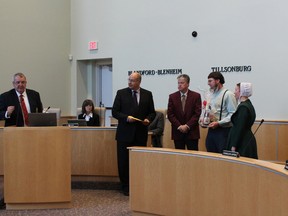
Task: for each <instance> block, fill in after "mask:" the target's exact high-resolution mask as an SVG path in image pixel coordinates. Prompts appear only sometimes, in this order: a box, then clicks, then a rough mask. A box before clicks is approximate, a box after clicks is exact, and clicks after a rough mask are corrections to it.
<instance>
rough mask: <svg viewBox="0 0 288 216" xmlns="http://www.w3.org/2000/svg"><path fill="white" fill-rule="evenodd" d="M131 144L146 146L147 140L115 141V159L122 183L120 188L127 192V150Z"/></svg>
mask: <svg viewBox="0 0 288 216" xmlns="http://www.w3.org/2000/svg"><path fill="white" fill-rule="evenodd" d="M131 146H147V141H146V142H143V141H140V140H135V141H133V142H130V143H129V142H120V141H117V161H118V174H119V178H120V182H121V185H122V190H123V191H126V192H129V150H128V149H127V147H131Z"/></svg>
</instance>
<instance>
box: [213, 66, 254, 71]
mask: <svg viewBox="0 0 288 216" xmlns="http://www.w3.org/2000/svg"><path fill="white" fill-rule="evenodd" d="M211 70H212V72H251V71H252V66H250V65H247V66H220V67H211Z"/></svg>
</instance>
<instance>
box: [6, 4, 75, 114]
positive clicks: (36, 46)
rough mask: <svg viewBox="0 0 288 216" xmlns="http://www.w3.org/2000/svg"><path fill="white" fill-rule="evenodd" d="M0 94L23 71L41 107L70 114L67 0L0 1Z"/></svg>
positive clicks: (7, 88)
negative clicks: (41, 103) (39, 96)
mask: <svg viewBox="0 0 288 216" xmlns="http://www.w3.org/2000/svg"><path fill="white" fill-rule="evenodd" d="M0 5H1V6H0V27H1V31H0V32H1V33H0V73H1V79H0V93H3V92H4V91H7V90H10V89H11V88H13V87H12V76H13V74H15V73H17V72H23V73H24V74H25V75H26V77H27V79H28V84H27V88H32V89H35V90H37V91H38V92H39V93H40V95H41V99H42V102H43V105H44V106H45V107H48V106H51V107H60V108H61V110H62V115H67V114H69V115H70V107H71V103H70V99H71V95H70V86H71V79H70V62H69V60H68V55H69V53H70V0H60V1H59V0H49V1H47V0H25V1H19V0H1V1H0Z"/></svg>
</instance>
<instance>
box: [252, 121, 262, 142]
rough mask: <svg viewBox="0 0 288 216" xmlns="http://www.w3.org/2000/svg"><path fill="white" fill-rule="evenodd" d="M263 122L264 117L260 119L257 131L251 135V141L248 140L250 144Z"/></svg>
mask: <svg viewBox="0 0 288 216" xmlns="http://www.w3.org/2000/svg"><path fill="white" fill-rule="evenodd" d="M263 122H264V119H262V120H261V121H260V124H259V125H258V127H257V128H256V130H255V132H254V133H253V135H252V136H251V137H250V139H249V141H248V144H250V142H251V140H252V139H253V137H255V134H256V133H257V131H258V129H259V127H260V126H261V125H262V124H263Z"/></svg>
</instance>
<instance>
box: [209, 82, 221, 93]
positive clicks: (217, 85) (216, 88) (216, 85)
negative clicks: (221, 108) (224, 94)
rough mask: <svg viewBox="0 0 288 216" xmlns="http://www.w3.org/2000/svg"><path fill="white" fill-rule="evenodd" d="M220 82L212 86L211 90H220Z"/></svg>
mask: <svg viewBox="0 0 288 216" xmlns="http://www.w3.org/2000/svg"><path fill="white" fill-rule="evenodd" d="M218 87H219V84H215V86H214V87H210V91H211V92H216V91H217V90H218Z"/></svg>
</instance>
